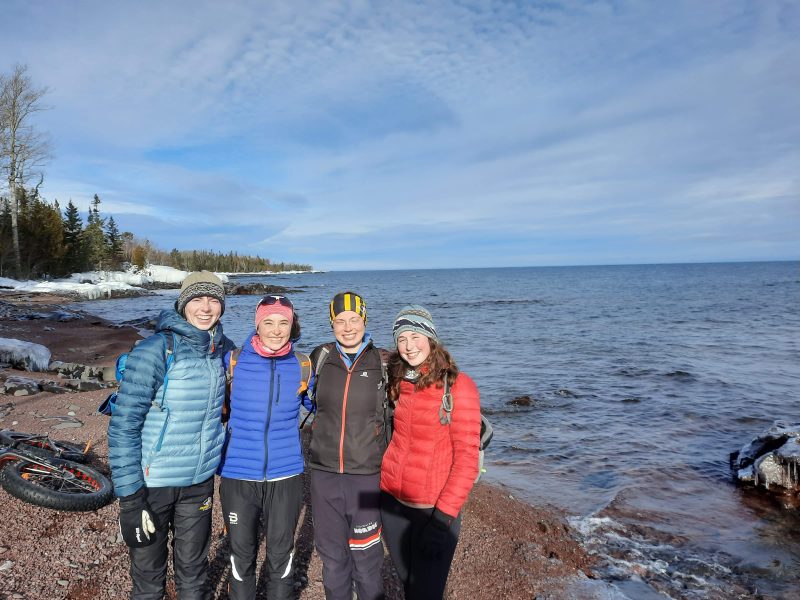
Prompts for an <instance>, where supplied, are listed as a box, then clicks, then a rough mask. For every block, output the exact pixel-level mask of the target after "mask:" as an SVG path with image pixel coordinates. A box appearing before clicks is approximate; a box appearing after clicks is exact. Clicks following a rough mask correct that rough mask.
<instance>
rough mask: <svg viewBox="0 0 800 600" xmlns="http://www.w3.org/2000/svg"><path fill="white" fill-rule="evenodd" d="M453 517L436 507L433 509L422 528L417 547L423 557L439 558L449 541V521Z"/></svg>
mask: <svg viewBox="0 0 800 600" xmlns="http://www.w3.org/2000/svg"><path fill="white" fill-rule="evenodd" d="M452 522H453V517H451V516H450V515H448V514H445V513H443V512H442V511H440V510H439V509H438V508H434V509H433V514H432V515H431V518H430V520H429V521H428V522H427V523H426V524H425V527H424V528H423V529H422V534H421V536H420V540H419V546H420V547H419V549H420V552H421V553H422V555H423V556H424V557H425V558H439V557H440V556H442V554H444V552H445V550H447V547H448V545H449V544H450V543H452V542H451V538H452V535H453V534H452V533H450V523H452Z"/></svg>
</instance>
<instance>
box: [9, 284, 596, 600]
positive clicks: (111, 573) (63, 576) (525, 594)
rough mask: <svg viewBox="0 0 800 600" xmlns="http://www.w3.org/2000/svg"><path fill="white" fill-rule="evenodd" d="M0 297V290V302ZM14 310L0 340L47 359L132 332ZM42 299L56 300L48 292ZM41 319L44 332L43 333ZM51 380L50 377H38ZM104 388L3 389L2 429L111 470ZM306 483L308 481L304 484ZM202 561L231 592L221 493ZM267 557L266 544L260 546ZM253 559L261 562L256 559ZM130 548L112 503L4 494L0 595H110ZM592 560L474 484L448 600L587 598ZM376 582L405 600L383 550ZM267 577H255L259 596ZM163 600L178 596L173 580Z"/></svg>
mask: <svg viewBox="0 0 800 600" xmlns="http://www.w3.org/2000/svg"><path fill="white" fill-rule="evenodd" d="M3 300H8V298H7V297H5V298H4V297H1V296H0V301H3ZM13 301H14V303H15V306H14V309H13V310H11V309H9V306H8V305H7V304H4V305H0V309H1V308H5V310H4V311H3V310H0V337H13V338H17V339H23V340H28V341H36V342H37V343H42V344H45V345H46V346H48V347H49V348H50V349H51V351H52V352H53V360H62V361H69V362H78V363H83V364H90V365H110V364H113V362H114V360H115V358H116V356H117V354H118V353H120V352H122V351H125V350H127V349H128V348H129V347H130V346H131V344H132V342H133V340H135V339H136V338H137V337H138V336H137V334H136V332H135V331H134V330H133V329H131V328H119V327H115V326H112V325H111V324H109V323H107V322H104V321H103V320H102V319H99V318H96V317H87V318H85V319H83V320H80V321H69V322H66V323H59V322H57V321H54V320H47V319H37V320H15V319H17V318H18V317H19V315H20V314H22V313H24V312H25V311H31V310H33V311H44V312H46V311H47V310H48V309H50V308H53V307H52V306H48V305H47V304H42V300H39V301H38V302H36V303H35V304H33V305H31V304H27V303H26V301H27V299H26V298H22V299H20V298H14V299H13ZM48 301H50V302H53V301H54V299H52V298H50V299H48ZM45 327H47V328H48V330H45ZM10 375H26V376H34V377H45V375H44V374H28V373H20V372H17V371H12V370H10V369H5V370H2V369H0V380H4V379H5V378H6V377H8V376H10ZM54 377H55V376H54V375H52V374H47V375H46V378H48V379H53V378H54ZM107 393H108V392H107V391H106V390H100V391H93V392H84V393H77V392H76V393H68V394H60V395H56V394H49V393H39V394H36V395H33V396H21V397H15V396H8V395H6V396H3V395H0V428H3V429H15V430H18V431H27V432H36V433H48V434H51V435H52V436H53V437H54V438H55V439H62V440H72V441H76V442H80V443H85V442H86V441H89V440H91V442H92V448H93V452H94V454H95V458H94V459H93V463H92V464H93V465H94V466H95V467H97V468H98V469H99V470H101V471H104V472H106V473H108V468H107V466H106V460H107V456H108V446H107V437H106V427H107V425H108V420H107V418H106V417H103V416H97V415H95V414H93V413H94V411H95V409H96V407H97V405H98V404H99V403H100V401H101V400H102V399H103V398H104V397H105V396H106V395H107ZM68 412H73V413H75V415H74V418H77V419H78V420H80V421H81V422H82V426H80V427H76V428H70V429H61V430H54V429H53V428H54V427H55V426H57V424H58V423H59V422H60V421H58V420H46V419H47V418H48V417H58V416H66V415H67V413H68ZM306 483H307V482H306ZM215 503H216V504H215V509H214V527H213V542H212V546H211V552H210V555H209V560H210V565H211V567H210V573H211V583H212V586H213V589H214V593H213V597H214V598H219V599H224V598H227V593H226V582H227V578H228V575H229V568H228V559H227V552H228V548H227V543H226V541H225V538H224V535H223V531H222V519H221V514H220V511H219V509H218V508H217V507H218V506H219V499H218V497H215ZM312 538H313V519H312V512H311V507H310V506H309V505H308V503H306V505H305V506H304V508H303V512H302V514H301V518H300V525H299V527H298V532H297V548H296V551H297V558H298V568H297V573H296V578H295V579H296V583H295V587H296V589H297V598H301V599H309V600H310V599H314V600H316V599H322V598H324V591H323V587H322V567H321V563H320V559H319V557H318V556H317V554H316V552H315V551H314V550H313V539H312ZM262 557H263V547H262ZM260 564H261V560H260V561H259V565H260ZM128 568H129V563H128V553H127V548H126V546H125V544H124V543H122V541H121V538H120V536H119V533H118V526H117V505H116V503H112V504H111V505H109V506H106V507H104V508H102V509H100V510H98V511H95V512H90V513H68V512H59V511H53V510H49V509H45V508H38V507H36V506H32V505H30V504H26V503H24V502H22V501H19V500H17V499H16V498H14V497H12V496H10V495H9V494H7V493H5V492H4V491H0V598H2V599H11V598H14V599H17V598H20V599H21V598H26V599H48V600H58V599H72V600H88V599H90V598H91V599H106V598H108V599H112V598H125V597H127V596H128V594H129V592H130V579H129V577H128ZM590 568H591V558H590V557H589V556H588V555H587V554H586V552H585V551H584V550H583V549H582V548H581V547H580V546H579V544H578V543H577V542H576V541H575V540H574V538H573V536H572V534H571V532H570V530H569V529H568V527H567V526H566V524H565V521H564V519H563V516H562V515H560V514H558V513H556V512H554V511H551V510H545V509H540V508H536V507H533V506H530V505H528V504H525V503H523V502H520V501H517V500H515V499H513V498H512V497H511V495H510V494H509V492H508V491H507V490H504V489H502V488H498V487H493V486H489V485H484V484H478V485H477V486H476V488H475V489H474V490H473V492H472V494H471V495H470V499H469V501H468V502H467V505H466V507H465V512H464V521H463V528H462V534H461V539H460V540H459V545H458V550H457V553H456V557H455V561H454V564H453V569H452V571H451V577H450V581H449V584H448V592H447V597H448V598H451V599H462V598H464V599H469V600H484V599H485V600H488V599H493V600H494V599H497V598H509V599H514V598H520V599H532V598H540V599H545V598H553V599H559V598H595V597H600V596H597V595H596V594H597V593H598V591H597V590H598V589H600V588H603V586H604V585H605V584H603V583H602V582H599V581H592V580H591V579H589V578H587V575H588V576H589V577H591V571H590ZM384 581H385V589H386V592H387V598H388V599H390V600H394V599H401V598H402V597H403V595H402V590H401V589H400V586H399V583H398V581H397V580H396V578H395V576H394V573H393V569H392V566H391V561H390V559H389V557H388V555H387V556H386V560H385V563H384ZM265 584H266V582H265V580H264V578H263V576H262V578H261V579H260V584H259V597H264V590H265ZM167 597H168V598H175V597H176V595H175V593H174V589H173V587H172V586H171V585H169V586H168V590H167Z"/></svg>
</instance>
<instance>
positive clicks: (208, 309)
mask: <svg viewBox="0 0 800 600" xmlns="http://www.w3.org/2000/svg"><path fill="white" fill-rule="evenodd" d="M183 314H184V315H186V320H187V321H189V323H190V324H191V325H194V326H195V327H197V328H198V329H200V330H202V331H208V330H209V329H211V328H212V327H214V325H216V324H217V321H219V318H220V316H221V315H222V304H220V302H219V300H217V299H216V298H212V297H211V296H199V297H198V298H192V299H191V300H189V302H187V303H186V308H185V309H184V311H183Z"/></svg>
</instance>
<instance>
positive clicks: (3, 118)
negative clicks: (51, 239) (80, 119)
mask: <svg viewBox="0 0 800 600" xmlns="http://www.w3.org/2000/svg"><path fill="white" fill-rule="evenodd" d="M27 69H28V68H27V66H25V65H21V64H18V65H16V66H15V67H14V70H13V72H12V73H11V75H10V76H8V75H3V74H0V175H2V179H1V181H2V183H3V184H4V185H5V187H7V189H8V198H9V204H10V207H11V232H12V237H13V247H14V265H15V267H16V270H17V274H19V273H20V271H21V264H20V254H19V225H18V216H19V204H18V201H17V189H18V188H24V187H25V183H26V181H27V178H28V177H30V176H32V175H35V174H37V170H38V169H39V168H40V167H42V166H44V164H45V163H46V162H47V160H49V158H50V140H49V138H48V137H47V136H45V135H44V134H42V133H40V132H38V131H37V130H36V129H35V128H34V126H33V124H32V123H31V118H32V116H33V115H34V114H35V113H37V112H40V111H42V110H46V109H47V108H48V107H47V106H45V105H44V104H42V98H43V97H44V96H45V94H47V91H48V90H47V88H46V87H43V88H35V87H34V86H33V82H32V81H31V78H30V77H28V75H27ZM38 175H39V176H40V182H39V184H38V185H37V186H36V187H37V189H38V187H39V185H41V178H42V177H43V175H42V173H41V172H38Z"/></svg>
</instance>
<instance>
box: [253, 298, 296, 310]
mask: <svg viewBox="0 0 800 600" xmlns="http://www.w3.org/2000/svg"><path fill="white" fill-rule="evenodd" d="M273 304H280V305H281V306H285V307H286V308H291V309H292V310H294V305H293V304H292V302H291V300H289V299H288V298H287V297H286V296H264V297H263V298H262V299H261V300H260V301H259V303H258V306H272V305H273Z"/></svg>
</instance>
